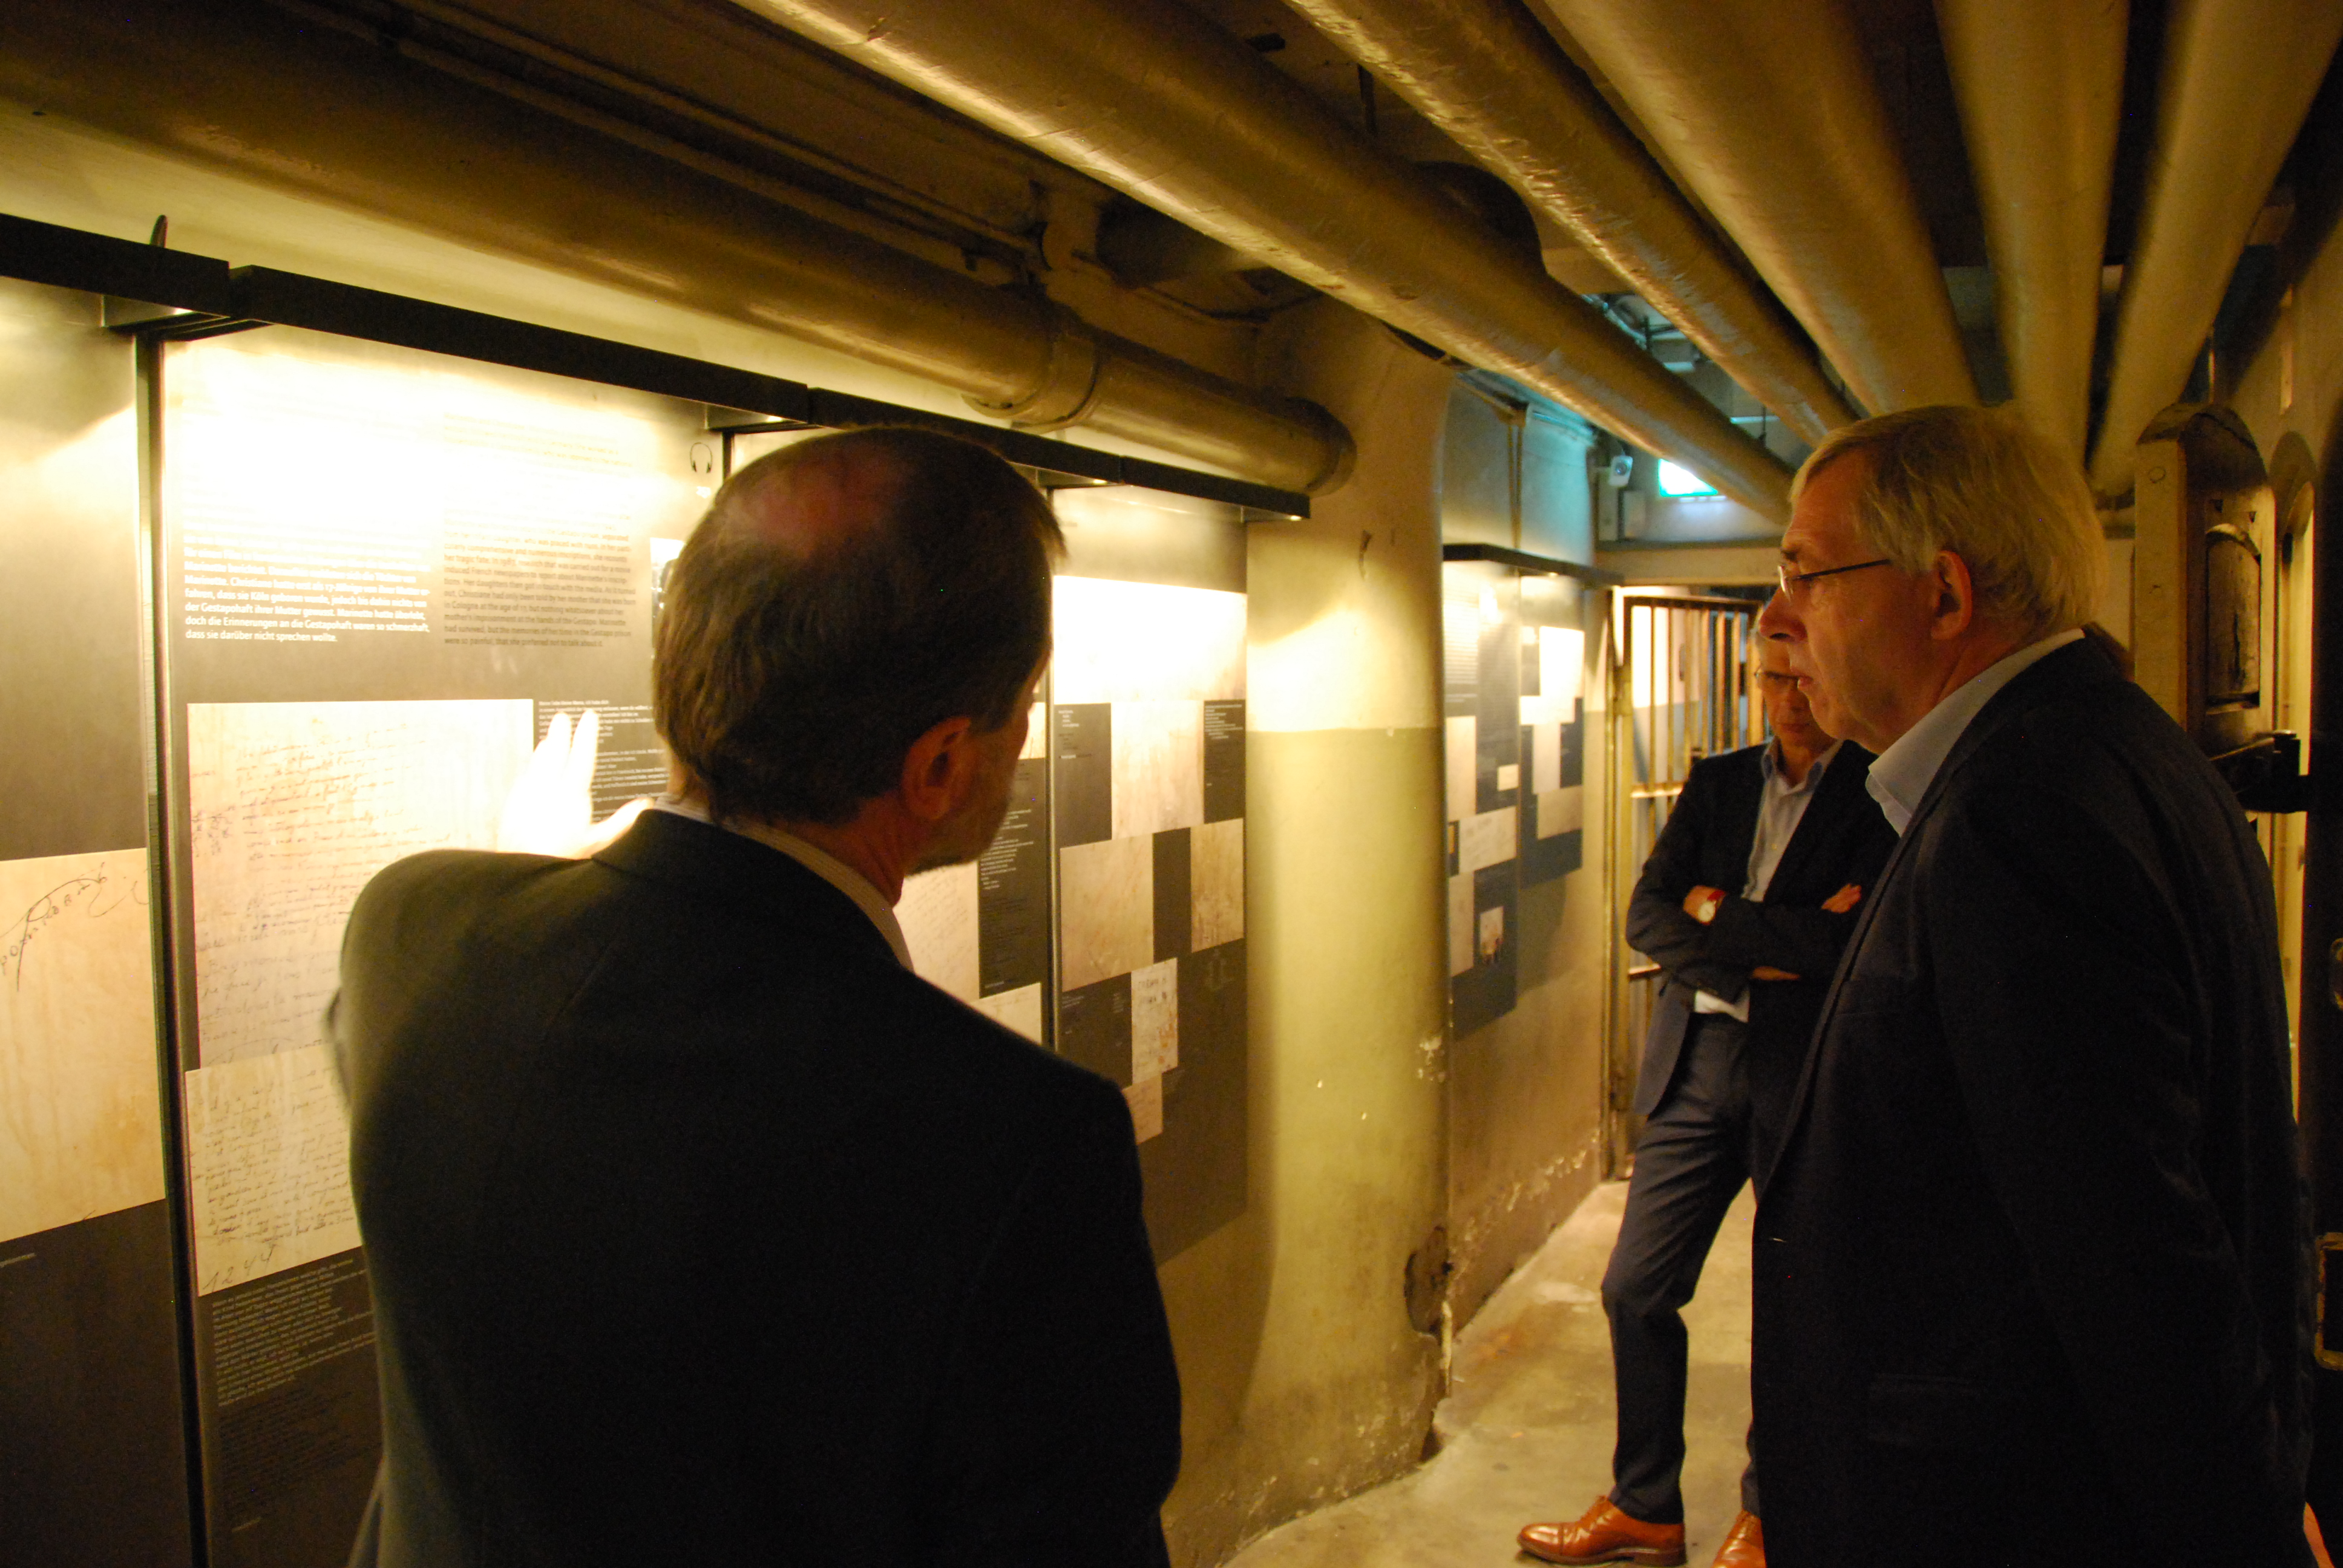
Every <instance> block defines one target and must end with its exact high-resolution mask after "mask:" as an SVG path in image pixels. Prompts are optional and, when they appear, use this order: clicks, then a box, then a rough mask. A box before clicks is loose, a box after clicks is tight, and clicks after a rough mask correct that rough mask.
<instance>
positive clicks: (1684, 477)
mask: <svg viewBox="0 0 2343 1568" xmlns="http://www.w3.org/2000/svg"><path fill="white" fill-rule="evenodd" d="M1716 493H1717V490H1716V487H1715V485H1712V484H1710V483H1709V482H1708V481H1707V480H1706V479H1704V478H1702V477H1700V476H1699V475H1698V474H1695V473H1694V472H1693V471H1692V470H1691V469H1690V468H1687V467H1684V465H1683V464H1681V463H1671V462H1669V461H1667V460H1666V459H1665V458H1663V459H1661V462H1660V494H1662V495H1663V496H1674V497H1676V498H1684V497H1687V496H1714V495H1715V494H1716Z"/></svg>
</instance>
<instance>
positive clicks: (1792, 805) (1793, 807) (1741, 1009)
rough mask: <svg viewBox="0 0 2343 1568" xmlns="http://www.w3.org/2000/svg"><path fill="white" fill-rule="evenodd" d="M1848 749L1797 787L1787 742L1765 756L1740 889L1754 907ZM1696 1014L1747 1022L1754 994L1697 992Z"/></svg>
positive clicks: (1834, 750) (1826, 759)
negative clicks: (1787, 767) (1785, 756)
mask: <svg viewBox="0 0 2343 1568" xmlns="http://www.w3.org/2000/svg"><path fill="white" fill-rule="evenodd" d="M1844 744H1845V742H1843V741H1837V740H1834V741H1832V742H1831V744H1830V749H1829V750H1827V751H1825V752H1824V753H1823V754H1822V755H1821V756H1819V757H1817V758H1815V759H1814V762H1813V764H1812V765H1811V766H1809V767H1808V768H1807V769H1806V773H1805V778H1803V779H1799V780H1798V781H1797V782H1796V783H1795V784H1793V783H1791V782H1790V780H1789V779H1788V777H1787V776H1786V775H1785V774H1784V773H1783V771H1782V743H1781V742H1780V741H1778V740H1775V741H1771V742H1768V743H1767V745H1766V747H1765V755H1764V756H1763V757H1761V758H1759V759H1758V763H1757V765H1758V768H1759V769H1760V770H1761V771H1763V772H1764V774H1765V788H1764V791H1763V792H1762V793H1761V794H1760V795H1759V796H1758V805H1757V832H1756V835H1755V837H1754V838H1752V839H1750V840H1749V879H1748V880H1747V881H1745V882H1744V883H1743V884H1742V885H1741V896H1742V897H1743V898H1745V899H1747V900H1751V901H1752V902H1754V903H1763V902H1765V890H1766V889H1767V888H1769V887H1771V886H1772V885H1773V882H1774V871H1775V868H1776V867H1778V866H1780V865H1781V863H1782V851H1783V850H1785V849H1788V848H1789V847H1790V839H1792V838H1793V837H1794V836H1795V834H1796V833H1797V831H1798V824H1799V823H1800V822H1801V821H1803V820H1804V819H1805V815H1806V807H1807V806H1808V804H1810V803H1811V802H1812V801H1813V799H1814V798H1815V785H1817V784H1819V783H1821V782H1822V778H1823V769H1825V768H1827V767H1829V766H1830V761H1831V759H1832V758H1834V757H1835V756H1837V755H1838V749H1839V747H1840V746H1842V745H1844ZM1692 1010H1693V1011H1694V1012H1716V1013H1723V1014H1724V1015H1725V1017H1727V1018H1737V1019H1739V1020H1741V1021H1742V1022H1744V1023H1747V1022H1748V1021H1749V993H1748V992H1747V991H1743V992H1742V993H1741V1000H1739V1001H1727V1000H1725V999H1724V998H1723V997H1721V996H1718V995H1717V994H1716V993H1715V991H1705V990H1704V991H1694V993H1693V999H1692Z"/></svg>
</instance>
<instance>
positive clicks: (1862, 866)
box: [1627, 740, 1896, 1149]
mask: <svg viewBox="0 0 2343 1568" xmlns="http://www.w3.org/2000/svg"><path fill="white" fill-rule="evenodd" d="M1764 757H1765V747H1763V746H1749V747H1744V748H1743V749H1740V750H1738V751H1728V752H1725V754H1723V755H1722V756H1718V757H1708V758H1704V759H1701V760H1700V761H1698V762H1695V763H1694V764H1693V768H1692V772H1691V774H1690V775H1689V776H1688V777H1687V778H1686V779H1684V793H1683V794H1682V795H1681V796H1679V797H1678V798H1677V800H1676V806H1675V809H1674V811H1673V812H1672V813H1670V815H1669V817H1668V820H1667V825H1666V826H1665V827H1664V828H1662V829H1660V837H1659V840H1658V842H1656V843H1654V845H1653V846H1652V853H1651V856H1650V858H1649V859H1646V860H1645V861H1644V870H1643V875H1642V876H1641V877H1639V878H1638V879H1636V882H1635V891H1634V896H1633V897H1632V898H1631V899H1630V900H1628V904H1627V940H1628V942H1629V944H1630V945H1631V946H1633V947H1634V949H1635V950H1636V951H1637V952H1640V953H1642V954H1644V956H1645V957H1647V958H1649V959H1651V960H1653V961H1654V962H1655V963H1657V964H1658V965H1659V966H1660V967H1661V969H1662V970H1663V971H1664V973H1663V976H1662V979H1661V981H1660V991H1659V995H1658V997H1657V998H1656V999H1655V1000H1654V1003H1653V1006H1652V1023H1651V1029H1650V1030H1649V1032H1648V1033H1647V1034H1646V1035H1645V1036H1644V1061H1643V1070H1642V1073H1641V1076H1639V1077H1638V1078H1637V1080H1636V1081H1635V1101H1634V1110H1635V1113H1636V1114H1637V1115H1639V1116H1649V1115H1650V1114H1651V1113H1652V1112H1653V1111H1655V1110H1657V1109H1658V1108H1659V1104H1660V1101H1662V1100H1663V1099H1664V1098H1665V1097H1666V1094H1667V1090H1668V1085H1669V1083H1670V1082H1671V1081H1673V1080H1674V1077H1675V1070H1676V1063H1677V1061H1678V1060H1679V1059H1680V1058H1681V1056H1682V1054H1683V1050H1684V1036H1685V1033H1686V1031H1687V1030H1689V1029H1690V1028H1691V1026H1692V1019H1693V1010H1692V1008H1693V995H1694V992H1695V991H1702V990H1705V991H1708V992H1710V993H1712V994H1713V995H1716V996H1721V997H1724V998H1725V1000H1728V1001H1731V1000H1738V999H1739V998H1740V996H1741V995H1742V993H1743V992H1744V991H1747V992H1749V993H1750V1003H1749V1044H1748V1046H1747V1048H1746V1049H1747V1053H1748V1056H1747V1060H1748V1070H1749V1075H1750V1080H1749V1081H1750V1096H1751V1111H1752V1115H1753V1116H1754V1117H1755V1120H1756V1121H1757V1123H1758V1125H1759V1128H1760V1133H1761V1136H1760V1140H1759V1146H1760V1148H1761V1149H1762V1148H1766V1147H1770V1139H1771V1136H1772V1135H1773V1134H1774V1133H1775V1131H1776V1130H1778V1128H1779V1127H1780V1125H1781V1121H1782V1117H1783V1114H1784V1113H1785V1111H1787V1109H1788V1105H1789V1099H1790V1092H1791V1091H1792V1089H1794V1088H1795V1085H1796V1083H1797V1079H1798V1069H1799V1067H1800V1065H1801V1064H1802V1063H1803V1062H1804V1061H1805V1050H1806V1043H1807V1041H1808V1040H1810V1039H1811V1038H1812V1036H1813V1034H1814V1027H1815V1016H1816V1014H1818V1013H1819V1012H1820V1011H1821V1010H1822V1003H1823V996H1824V994H1825V991H1826V990H1827V989H1828V987H1829V983H1830V977H1831V975H1832V973H1833V971H1835V970H1836V969H1837V967H1838V959H1839V953H1840V951H1841V950H1842V949H1844V948H1845V945H1846V940H1847V937H1848V936H1849V935H1850V934H1851V933H1852V932H1853V931H1854V930H1855V911H1850V912H1848V913H1845V914H1833V913H1832V912H1830V911H1829V910H1825V909H1824V908H1823V907H1822V905H1823V901H1824V900H1826V899H1828V898H1829V897H1830V896H1831V895H1832V894H1834V893H1835V892H1837V891H1838V890H1840V889H1841V888H1843V887H1845V886H1846V885H1847V884H1848V883H1850V882H1852V883H1854V884H1855V886H1857V887H1859V888H1861V889H1863V890H1865V895H1866V896H1868V894H1869V891H1870V889H1871V887H1872V885H1873V884H1874V883H1875V882H1876V881H1877V880H1878V877H1879V870H1880V868H1881V867H1882V866H1884V865H1885V863H1886V860H1887V857H1888V854H1889V852H1890V851H1891V850H1893V849H1895V847H1896V834H1895V831H1894V829H1890V828H1889V827H1888V826H1887V819H1885V818H1884V817H1882V816H1881V815H1880V814H1879V807H1878V805H1877V803H1876V802H1875V801H1874V800H1873V799H1871V796H1870V793H1869V791H1867V790H1866V789H1865V788H1864V781H1865V779H1867V778H1868V777H1869V776H1870V772H1871V754H1870V753H1869V752H1867V751H1865V750H1864V749H1863V748H1862V747H1860V746H1857V745H1855V743H1854V742H1853V741H1851V740H1850V741H1847V742H1845V744H1843V745H1841V746H1840V747H1839V749H1838V750H1837V751H1836V752H1835V754H1834V755H1833V756H1832V758H1831V761H1830V766H1829V767H1827V768H1825V769H1824V770H1823V776H1822V779H1821V780H1820V781H1819V782H1817V783H1816V784H1815V797H1814V799H1812V800H1810V801H1808V802H1807V803H1806V809H1805V815H1803V816H1802V817H1800V818H1799V819H1798V829H1797V831H1796V832H1795V833H1793V834H1792V835H1791V836H1790V842H1789V843H1788V844H1787V845H1786V846H1785V847H1784V849H1783V850H1782V859H1781V860H1780V862H1779V864H1777V865H1776V866H1775V870H1774V877H1773V880H1772V881H1771V882H1769V883H1768V884H1767V885H1766V889H1765V900H1764V901H1763V902H1762V903H1759V902H1752V901H1751V900H1747V899H1745V898H1742V897H1741V896H1740V892H1741V889H1742V887H1743V885H1744V884H1745V883H1746V882H1747V881H1748V880H1749V851H1750V849H1751V846H1752V845H1753V844H1754V843H1755V841H1756V837H1757V812H1758V808H1759V806H1760V804H1761V801H1762V794H1763V791H1764V789H1765V771H1764V762H1763V759H1764ZM1696 887H1709V888H1722V889H1724V890H1725V892H1726V894H1727V895H1728V897H1727V898H1726V899H1725V902H1724V903H1723V904H1721V905H1719V906H1718V907H1717V911H1716V918H1715V920H1713V921H1711V922H1709V923H1708V924H1706V925H1704V924H1702V923H1701V922H1700V921H1698V920H1694V919H1693V918H1692V917H1691V916H1690V915H1687V914H1685V913H1684V895H1685V894H1686V893H1689V892H1690V891H1692V890H1693V889H1694V888H1696ZM1856 908H1857V910H1860V908H1861V905H1860V904H1858V905H1857V906H1856ZM1761 964H1764V965H1768V966H1770V967H1772V968H1774V969H1777V970H1785V971H1786V972H1787V973H1790V974H1794V975H1796V976H1797V977H1798V979H1797V980H1766V981H1762V982H1753V981H1752V980H1750V978H1749V975H1750V971H1751V970H1755V969H1756V968H1757V967H1758V966H1759V965H1761Z"/></svg>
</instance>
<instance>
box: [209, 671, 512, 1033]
mask: <svg viewBox="0 0 2343 1568" xmlns="http://www.w3.org/2000/svg"><path fill="white" fill-rule="evenodd" d="M530 728H531V715H530V706H529V704H528V702H526V701H447V702H236V703H191V704H189V705H188V708H187V773H188V779H187V785H188V799H189V808H190V819H191V827H192V839H193V848H194V859H195V920H196V1018H197V1021H198V1024H199V1027H200V1030H201V1048H202V1060H203V1062H204V1064H205V1065H206V1067H211V1066H217V1065H219V1064H221V1063H225V1062H231V1061H240V1060H246V1059H249V1058H252V1057H257V1056H266V1055H267V1054H268V1053H270V1052H272V1051H280V1050H297V1049H300V1048H303V1047H306V1046H309V1045H312V1044H314V1043H316V1041H317V1038H318V1032H317V1031H318V1018H319V1015H320V1014H321V1013H322V1012H323V1010H324V1009H325V1006H326V1003H327V1001H328V1000H331V998H332V996H333V994H334V987H335V972H336V963H337V958H338V956H339V952H340V948H341V939H342V926H343V924H344V922H345V921H346V920H347V919H348V917H349V911H350V905H351V903H352V901H353V900H356V899H357V894H358V890H359V889H361V888H363V887H364V886H365V885H366V883H367V879H368V878H370V877H372V876H373V875H374V874H375V873H376V872H377V871H378V870H380V869H382V868H383V867H385V866H387V865H388V864H390V862H391V861H393V860H396V859H399V858H401V857H402V856H406V855H411V854H415V853H417V852H418V851H420V850H424V849H451V848H475V849H483V848H488V847H490V846H492V845H493V844H494V843H495V841H496V827H497V815H498V810H499V809H501V807H502V805H503V802H504V797H505V793H506V791H507V790H508V789H510V787H511V785H512V782H513V780H514V779H516V778H517V777H518V774H519V772H520V769H521V767H522V766H523V764H525V763H526V762H527V761H528V753H529V741H530Z"/></svg>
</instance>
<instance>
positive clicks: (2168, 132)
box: [2091, 0, 2343, 499]
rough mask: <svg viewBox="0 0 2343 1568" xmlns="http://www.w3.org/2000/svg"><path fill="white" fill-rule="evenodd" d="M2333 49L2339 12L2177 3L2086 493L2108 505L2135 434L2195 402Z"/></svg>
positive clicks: (2221, 0) (2264, 2) (2321, 1)
mask: <svg viewBox="0 0 2343 1568" xmlns="http://www.w3.org/2000/svg"><path fill="white" fill-rule="evenodd" d="M2338 38H2343V5H2337V4H2336V0H2217V3H2216V0H2173V4H2172V8H2171V12H2170V15H2169V16H2168V18H2167V22H2166V25H2165V41H2164V77H2163V81H2162V82H2161V83H2160V84H2159V85H2158V90H2157V111H2156V140H2155V144H2154V149H2153V150H2152V151H2151V152H2150V153H2149V155H2148V166H2147V189H2146V191H2145V193H2144V195H2143V196H2142V199H2141V205H2140V216H2139V229H2138V233H2137V236H2135V238H2134V239H2133V242H2132V250H2131V258H2130V260H2129V261H2128V262H2127V263H2126V264H2125V266H2124V281H2123V294H2122V297H2120V298H2119V299H2118V300H2117V305H2116V326H2115V348H2114V354H2113V357H2112V359H2111V361H2110V366H2111V367H2110V371H2109V379H2108V384H2107V411H2106V413H2105V414H2104V415H2103V416H2102V417H2101V418H2100V421H2099V433H2098V437H2097V440H2096V441H2095V443H2094V444H2093V446H2092V448H2091V485H2092V487H2093V488H2094V489H2096V490H2097V491H2098V492H2099V494H2100V495H2101V496H2102V497H2104V498H2110V499H2113V498H2119V497H2121V496H2122V495H2123V494H2124V492H2126V491H2127V490H2129V489H2130V488H2131V487H2132V455H2133V448H2134V447H2136V446H2137V444H2138V442H2139V437H2140V432H2142V431H2143V430H2145V429H2147V425H2148V422H2149V421H2150V420H2152V419H2154V418H2155V417H2156V416H2157V414H2158V413H2159V412H2161V411H2162V410H2163V409H2164V407H2166V405H2167V404H2169V403H2171V402H2173V401H2175V400H2176V399H2177V398H2178V397H2180V395H2181V394H2182V393H2183V392H2184V391H2185V390H2187V385H2188V372H2189V369H2190V367H2192V366H2193V365H2194V364H2195V363H2196V360H2197V353H2198V352H2199V351H2200V350H2201V349H2202V348H2203V347H2204V346H2205V337H2206V335H2207V333H2208V332H2210V331H2211V330H2212V327H2213V317H2215V316H2216V315H2217V313H2218V312H2219V310H2220V308H2221V297H2222V295H2223V294H2224V293H2225V292H2227V288H2228V285H2229V275H2230V273H2231V272H2233V271H2234V270H2236V267H2237V257H2238V256H2241V255H2242V254H2244V252H2245V247H2246V238H2247V236H2248V235H2249V234H2251V233H2252V232H2253V225H2254V217H2255V215H2256V214H2257V213H2258V212H2259V211H2260V210H2261V206H2262V203H2263V201H2264V199H2265V198H2266V197H2267V196H2268V195H2269V188H2270V183H2271V182H2272V181H2273V180H2275V179H2276V178H2277V177H2278V168H2279V166H2281V165H2283V164H2284V163H2285V162H2286V155H2287V153H2288V150H2289V149H2290V148H2291V147H2292V146H2294V138H2295V135H2296V133H2297V132H2298V131H2299V130H2301V128H2302V119H2303V116H2304V115H2305V114H2307V113H2308V112H2309V108H2310V100H2311V99H2312V97H2313V96H2314V95H2317V93H2318V84H2319V82H2320V81H2321V79H2323V78H2324V77H2325V76H2326V75H2327V66H2328V60H2329V59H2331V58H2332V57H2333V55H2334V53H2335V45H2336V42H2337V40H2338Z"/></svg>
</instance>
